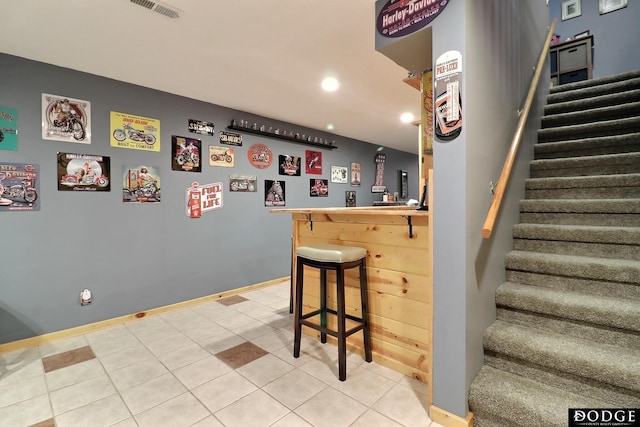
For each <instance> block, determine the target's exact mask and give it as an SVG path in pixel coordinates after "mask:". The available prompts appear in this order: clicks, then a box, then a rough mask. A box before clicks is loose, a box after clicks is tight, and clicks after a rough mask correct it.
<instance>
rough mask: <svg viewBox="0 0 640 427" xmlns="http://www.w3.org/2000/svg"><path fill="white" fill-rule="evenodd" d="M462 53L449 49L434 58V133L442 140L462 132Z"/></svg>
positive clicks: (449, 138) (448, 139)
mask: <svg viewBox="0 0 640 427" xmlns="http://www.w3.org/2000/svg"><path fill="white" fill-rule="evenodd" d="M461 78H462V55H461V54H460V52H458V51H455V50H450V51H448V52H445V53H443V54H442V55H440V56H439V57H438V59H437V60H436V66H435V79H434V81H435V98H436V99H435V105H434V111H435V126H434V127H435V133H436V137H437V138H438V139H440V140H442V141H451V140H453V139H456V138H457V137H458V135H460V133H461V132H462V95H461V93H462V82H461Z"/></svg>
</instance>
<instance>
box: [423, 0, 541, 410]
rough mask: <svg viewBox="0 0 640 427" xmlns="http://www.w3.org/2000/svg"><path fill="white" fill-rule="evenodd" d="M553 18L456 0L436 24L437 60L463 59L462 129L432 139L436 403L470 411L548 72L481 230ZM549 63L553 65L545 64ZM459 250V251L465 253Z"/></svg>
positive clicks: (523, 4) (534, 3)
mask: <svg viewBox="0 0 640 427" xmlns="http://www.w3.org/2000/svg"><path fill="white" fill-rule="evenodd" d="M548 22H549V16H548V10H547V8H546V5H545V3H544V2H542V1H538V0H528V1H522V0H492V1H483V2H478V1H474V0H466V1H455V2H451V4H450V5H449V6H448V7H447V9H446V10H445V11H444V12H443V14H442V15H440V16H439V17H438V19H436V21H434V24H433V58H434V61H435V60H436V59H437V58H438V56H440V55H441V54H442V53H443V52H445V51H447V50H459V51H461V52H462V58H463V60H462V61H463V64H462V67H463V82H462V85H463V88H462V97H463V100H462V102H463V117H465V118H464V120H465V121H464V127H463V131H462V134H461V135H460V136H459V137H458V138H457V139H455V140H453V141H449V142H442V141H439V140H438V139H437V138H436V141H435V143H434V219H433V223H434V228H435V231H434V251H433V252H434V344H433V349H434V384H433V394H434V395H433V398H434V401H433V403H434V405H435V406H437V407H440V408H442V409H445V410H447V411H449V412H452V413H454V414H456V415H458V416H461V417H464V416H466V414H467V411H468V408H467V390H468V387H469V385H470V384H471V382H472V381H473V379H474V378H475V375H476V374H477V372H478V370H479V369H480V367H481V366H482V364H483V359H484V356H483V348H482V336H483V333H484V330H485V329H486V328H487V327H488V326H489V325H490V324H491V323H492V322H493V321H494V320H495V300H494V297H495V290H496V288H497V287H498V286H499V285H500V284H501V283H502V282H503V281H504V274H505V272H504V256H505V254H506V253H507V252H508V251H509V250H510V249H511V244H512V239H511V228H512V225H513V224H514V223H516V222H517V221H518V201H519V200H520V199H521V198H522V197H523V194H524V179H525V178H526V177H527V176H528V163H529V161H530V160H531V159H532V157H533V144H534V143H535V142H536V138H537V129H538V128H539V123H540V122H539V118H540V116H541V111H542V107H543V104H544V102H545V99H544V95H545V94H546V93H547V89H546V88H548V86H549V77H548V73H543V75H542V81H541V83H540V86H539V89H538V92H537V97H536V100H535V103H534V107H533V109H532V111H531V116H530V119H529V122H528V126H527V128H526V131H525V133H524V136H523V140H522V142H521V146H520V152H519V155H518V157H517V161H516V164H515V167H514V170H513V172H512V177H511V181H510V184H509V186H508V188H507V193H506V198H505V199H504V201H503V205H502V211H501V213H500V215H499V217H498V221H497V227H496V229H495V230H494V233H493V236H492V237H491V239H488V240H485V239H483V238H482V235H481V229H482V226H483V223H484V220H485V216H486V214H487V211H488V209H489V205H490V202H491V197H492V195H491V193H490V191H489V182H490V181H494V182H496V181H497V180H498V177H499V175H500V172H501V169H502V165H503V163H504V160H505V157H506V154H507V151H508V147H509V145H510V143H511V140H512V138H513V134H514V131H515V128H516V123H517V114H516V112H517V110H518V109H519V108H520V105H521V104H522V102H523V101H524V98H525V96H526V93H527V90H528V87H529V84H530V82H531V78H532V75H533V72H532V67H534V66H535V64H536V62H537V61H538V57H539V55H540V51H541V49H542V45H543V42H544V38H545V36H546V32H547V27H548ZM545 67H546V68H545V69H548V63H547V64H545ZM461 255H462V256H461Z"/></svg>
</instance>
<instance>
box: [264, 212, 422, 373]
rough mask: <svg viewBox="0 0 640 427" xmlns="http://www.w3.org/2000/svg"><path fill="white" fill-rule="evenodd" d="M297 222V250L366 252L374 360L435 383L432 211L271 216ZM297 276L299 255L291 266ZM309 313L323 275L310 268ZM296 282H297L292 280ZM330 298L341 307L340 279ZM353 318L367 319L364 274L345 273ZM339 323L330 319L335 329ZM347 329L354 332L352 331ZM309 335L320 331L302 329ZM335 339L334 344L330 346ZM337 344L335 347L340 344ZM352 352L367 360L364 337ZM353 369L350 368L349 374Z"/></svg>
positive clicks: (351, 345) (331, 278)
mask: <svg viewBox="0 0 640 427" xmlns="http://www.w3.org/2000/svg"><path fill="white" fill-rule="evenodd" d="M271 212H274V213H288V214H291V216H292V237H293V239H292V244H293V251H292V254H295V251H296V248H297V247H298V246H304V245H309V244H316V243H334V244H338V245H348V246H360V247H363V248H365V249H366V250H367V276H368V283H369V287H368V291H369V292H368V293H369V320H370V325H371V341H372V349H373V360H374V361H375V362H377V363H379V364H381V365H384V366H387V367H389V368H391V369H393V370H395V371H398V372H401V373H403V374H405V375H408V376H411V377H413V378H416V379H418V380H420V381H422V382H425V383H427V384H429V385H430V384H431V366H432V354H431V347H432V332H431V328H432V319H433V310H432V274H431V273H432V257H431V247H432V240H431V239H432V235H433V233H432V230H431V221H430V214H429V212H428V211H419V210H416V207H415V206H414V207H407V206H389V207H366V208H359V207H354V208H308V209H305V208H298V209H296V208H293V209H272V210H271ZM292 266H293V269H292V274H293V275H295V271H296V269H295V256H293V260H292ZM304 274H305V283H306V285H305V294H304V300H303V301H304V308H303V312H309V311H311V310H314V309H316V308H317V307H318V305H319V285H318V286H313V284H314V283H319V280H320V275H319V273H318V271H317V270H316V269H308V270H307V269H305V273H304ZM292 280H293V281H294V283H295V277H293V276H292ZM328 282H329V286H328V287H327V297H328V304H329V306H334V307H335V299H336V294H335V286H331V285H332V284H335V273H334V272H329V274H328ZM345 285H346V289H345V294H346V306H347V312H348V313H349V314H352V315H354V316H360V311H361V310H360V295H359V282H358V270H357V269H352V270H347V272H346V274H345ZM332 317H333V316H330V317H329V321H330V323H329V325H330V326H332V327H335V324H333V325H332V324H331V321H332V320H333V319H332ZM347 327H348V325H347ZM303 331H304V333H306V334H309V335H314V336H315V335H319V332H317V331H315V330H312V329H310V328H309V329H307V328H303ZM331 338H332V337H329V339H331ZM334 343H335V341H334ZM347 346H348V349H349V351H352V352H356V353H358V354H360V355H362V354H363V353H364V351H363V343H362V334H361V333H356V334H354V335H352V336H351V337H349V338H348V342H347ZM348 371H349V367H347V375H348Z"/></svg>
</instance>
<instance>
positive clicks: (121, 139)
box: [110, 111, 160, 152]
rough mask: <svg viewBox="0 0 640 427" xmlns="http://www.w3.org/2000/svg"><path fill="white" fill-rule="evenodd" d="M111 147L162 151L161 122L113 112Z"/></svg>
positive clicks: (111, 116)
mask: <svg viewBox="0 0 640 427" xmlns="http://www.w3.org/2000/svg"><path fill="white" fill-rule="evenodd" d="M110 119H111V123H110V126H111V146H112V147H119V148H129V149H132V150H144V151H155V152H159V151H160V120H156V119H150V118H148V117H140V116H134V115H132V114H125V113H118V112H116V111H111V113H110Z"/></svg>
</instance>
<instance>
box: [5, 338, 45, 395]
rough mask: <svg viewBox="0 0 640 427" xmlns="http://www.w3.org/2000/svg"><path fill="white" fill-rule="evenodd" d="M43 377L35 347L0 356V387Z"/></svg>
mask: <svg viewBox="0 0 640 427" xmlns="http://www.w3.org/2000/svg"><path fill="white" fill-rule="evenodd" d="M43 375H44V368H43V366H42V360H41V359H40V351H39V350H38V348H37V347H32V348H28V349H22V350H17V351H12V352H9V353H4V354H0V386H3V385H6V384H10V383H15V382H20V381H23V380H25V379H27V378H31V377H36V376H43Z"/></svg>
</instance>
